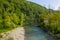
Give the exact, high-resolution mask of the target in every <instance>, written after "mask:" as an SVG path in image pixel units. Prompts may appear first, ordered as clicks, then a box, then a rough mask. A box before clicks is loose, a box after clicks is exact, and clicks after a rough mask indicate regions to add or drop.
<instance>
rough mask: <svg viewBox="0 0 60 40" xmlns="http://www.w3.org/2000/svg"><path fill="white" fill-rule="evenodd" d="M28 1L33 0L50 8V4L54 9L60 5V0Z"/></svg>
mask: <svg viewBox="0 0 60 40" xmlns="http://www.w3.org/2000/svg"><path fill="white" fill-rule="evenodd" d="M28 1H32V2H34V3H37V4H39V5H42V6H45V7H46V8H49V6H50V8H51V9H54V10H58V9H59V7H60V0H28Z"/></svg>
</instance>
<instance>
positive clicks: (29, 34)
mask: <svg viewBox="0 0 60 40" xmlns="http://www.w3.org/2000/svg"><path fill="white" fill-rule="evenodd" d="M24 29H25V40H54V38H53V37H52V36H50V35H48V34H47V33H45V32H44V31H43V30H42V29H40V28H38V27H35V26H26V27H24Z"/></svg>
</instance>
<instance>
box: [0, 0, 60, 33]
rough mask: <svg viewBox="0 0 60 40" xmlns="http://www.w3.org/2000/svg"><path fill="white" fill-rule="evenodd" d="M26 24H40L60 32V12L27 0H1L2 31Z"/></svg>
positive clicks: (0, 23)
mask: <svg viewBox="0 0 60 40" xmlns="http://www.w3.org/2000/svg"><path fill="white" fill-rule="evenodd" d="M24 25H39V26H40V27H43V28H45V29H47V30H49V31H50V32H51V33H53V34H59V33H60V12H59V11H54V10H52V9H46V8H45V7H43V6H41V5H38V4H35V3H32V2H29V1H26V0H0V31H3V30H7V29H12V28H16V27H18V26H24ZM2 29H3V30H2Z"/></svg>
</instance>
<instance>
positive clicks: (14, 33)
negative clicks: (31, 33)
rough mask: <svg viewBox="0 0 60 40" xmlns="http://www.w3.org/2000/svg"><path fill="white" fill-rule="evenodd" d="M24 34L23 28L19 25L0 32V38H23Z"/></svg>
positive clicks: (17, 39)
mask: <svg viewBox="0 0 60 40" xmlns="http://www.w3.org/2000/svg"><path fill="white" fill-rule="evenodd" d="M24 35H25V31H24V28H23V27H19V28H16V29H14V30H11V31H9V32H5V33H0V40H24Z"/></svg>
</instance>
